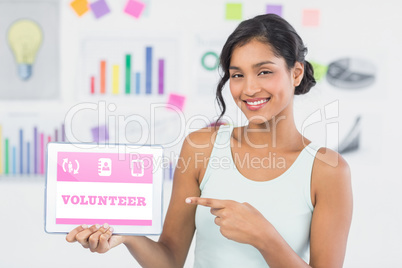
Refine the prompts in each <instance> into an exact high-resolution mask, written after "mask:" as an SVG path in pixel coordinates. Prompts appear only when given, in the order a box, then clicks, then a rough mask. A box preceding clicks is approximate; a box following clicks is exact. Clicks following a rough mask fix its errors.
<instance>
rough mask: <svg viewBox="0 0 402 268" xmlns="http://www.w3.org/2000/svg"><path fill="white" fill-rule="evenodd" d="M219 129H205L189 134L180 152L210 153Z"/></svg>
mask: <svg viewBox="0 0 402 268" xmlns="http://www.w3.org/2000/svg"><path fill="white" fill-rule="evenodd" d="M218 130H219V127H205V128H201V129H198V130H196V131H193V132H191V133H190V134H188V135H187V136H186V138H185V139H184V142H183V148H182V150H183V151H185V152H187V153H190V154H194V153H200V152H201V153H208V152H209V153H211V151H212V148H213V146H214V143H215V139H216V135H217V133H218Z"/></svg>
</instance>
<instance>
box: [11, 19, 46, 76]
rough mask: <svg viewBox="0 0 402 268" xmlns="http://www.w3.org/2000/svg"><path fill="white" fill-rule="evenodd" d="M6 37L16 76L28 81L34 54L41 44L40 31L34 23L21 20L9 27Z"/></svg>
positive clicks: (41, 36) (41, 35)
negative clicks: (15, 67) (14, 64)
mask: <svg viewBox="0 0 402 268" xmlns="http://www.w3.org/2000/svg"><path fill="white" fill-rule="evenodd" d="M7 37H8V44H9V46H10V48H11V50H12V52H13V54H14V58H15V61H16V63H17V68H18V76H19V77H20V78H21V79H22V80H24V81H25V80H28V79H29V78H30V77H31V75H32V65H33V63H34V61H35V58H36V54H37V52H38V50H39V48H40V46H41V44H42V40H43V34H42V30H41V28H40V27H39V25H38V24H37V23H36V22H35V21H33V20H29V19H21V20H18V21H16V22H14V23H13V24H12V25H11V26H10V28H9V30H8V36H7Z"/></svg>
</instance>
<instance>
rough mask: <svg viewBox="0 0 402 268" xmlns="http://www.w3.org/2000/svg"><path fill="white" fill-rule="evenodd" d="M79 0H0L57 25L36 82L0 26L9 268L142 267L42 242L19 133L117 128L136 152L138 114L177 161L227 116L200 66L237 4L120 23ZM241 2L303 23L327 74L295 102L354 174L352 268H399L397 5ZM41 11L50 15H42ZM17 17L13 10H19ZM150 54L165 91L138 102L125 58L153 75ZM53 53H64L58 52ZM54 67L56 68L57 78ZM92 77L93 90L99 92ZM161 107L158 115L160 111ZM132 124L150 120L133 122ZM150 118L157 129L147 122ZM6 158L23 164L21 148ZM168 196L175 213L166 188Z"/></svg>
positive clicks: (37, 192)
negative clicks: (177, 99) (74, 4)
mask: <svg viewBox="0 0 402 268" xmlns="http://www.w3.org/2000/svg"><path fill="white" fill-rule="evenodd" d="M70 2H71V1H68V0H62V1H34V0H31V1H4V0H1V1H0V14H3V15H4V14H8V13H9V14H16V13H15V10H22V11H21V12H23V13H21V14H23V16H24V17H26V16H28V15H29V11H32V12H31V13H32V16H34V15H35V14H36V16H38V17H41V16H46V15H43V14H42V13H40V12H44V11H43V10H45V12H47V14H48V16H49V17H48V18H47V20H50V21H51V22H49V21H48V22H46V20H45V21H43V22H42V24H43V30H44V31H46V33H49V35H46V36H45V37H44V41H43V46H42V47H41V48H40V49H39V52H38V56H37V62H36V63H35V65H34V70H33V72H34V73H33V76H32V78H33V79H35V81H33V80H28V81H25V82H21V81H19V80H18V78H13V77H12V76H13V75H15V73H16V68H17V67H16V65H15V61H14V60H13V57H12V55H11V53H10V51H9V48H8V45H7V41H6V31H7V27H5V22H6V17H2V19H1V18H0V22H1V21H3V22H4V24H3V25H2V24H1V23H0V31H1V35H2V37H1V41H0V57H1V58H0V61H1V63H0V72H3V74H0V79H1V81H0V84H1V85H0V126H1V130H2V131H1V133H2V136H0V140H1V147H0V154H2V156H3V157H2V158H0V160H1V163H2V166H1V169H0V211H1V213H0V215H1V217H0V219H1V220H0V227H1V229H2V230H3V239H2V241H3V243H1V245H0V266H1V267H55V266H57V267H70V266H72V265H73V266H76V267H84V266H85V267H108V266H111V265H112V266H116V265H119V267H139V266H138V265H137V266H136V263H135V261H134V260H132V258H131V257H130V255H129V253H128V252H127V250H126V249H125V248H124V247H118V248H115V249H113V250H112V251H111V252H109V253H107V254H104V255H97V254H91V253H90V252H88V251H86V250H83V249H81V248H80V246H78V245H76V244H74V245H71V244H68V243H66V242H65V241H64V237H63V236H61V235H48V234H45V233H44V231H43V217H44V216H43V198H44V197H43V194H44V192H43V190H44V176H43V175H41V174H39V175H38V174H32V173H35V172H34V167H33V166H31V170H30V174H29V175H28V174H26V173H27V170H26V168H27V167H26V165H24V167H23V172H22V173H23V174H20V165H19V164H18V156H19V155H18V152H19V151H18V148H19V147H18V146H19V137H20V133H21V132H20V130H22V131H23V133H24V136H23V138H24V142H31V146H33V143H34V141H33V140H32V137H33V132H34V128H35V127H36V128H37V131H38V133H39V134H41V133H43V134H44V139H45V142H46V140H47V139H48V138H49V137H50V139H51V140H55V139H56V137H55V136H56V134H55V131H56V130H57V132H58V133H57V139H58V140H61V139H62V134H61V132H62V127H61V126H62V125H64V128H65V130H66V132H68V133H67V134H66V137H65V139H66V140H69V141H85V142H88V141H93V140H94V136H93V133H92V132H91V129H92V128H94V127H97V126H102V125H106V126H107V130H108V134H109V136H110V137H109V140H110V141H111V142H138V141H139V140H141V138H143V137H144V131H145V130H144V129H143V128H140V127H139V126H140V125H141V122H143V121H141V120H140V119H139V118H140V117H141V118H143V119H144V120H145V122H146V126H145V128H147V127H148V129H147V130H149V135H145V139H146V142H151V141H152V140H151V134H150V132H152V131H155V133H156V135H155V140H154V142H155V143H162V144H169V146H167V152H168V153H172V155H173V154H177V153H178V152H179V150H180V146H181V142H182V138H183V133H188V132H190V131H192V129H197V128H200V127H203V126H205V125H206V124H207V123H209V121H213V119H214V118H216V115H217V114H218V108H217V105H216V104H215V103H214V87H215V85H216V81H217V77H218V73H217V70H214V71H208V70H207V69H206V68H204V67H203V66H202V64H201V60H202V57H203V56H204V55H205V53H206V52H215V53H217V54H219V50H220V48H221V46H222V45H223V43H224V41H225V39H226V37H227V36H228V35H229V34H230V32H231V31H232V30H233V29H234V28H235V27H236V25H237V24H238V23H239V22H240V20H237V19H234V20H228V19H226V18H225V12H226V4H227V3H231V1H222V0H215V1H212V0H205V1H184V0H173V1H161V0H147V1H143V2H144V3H145V4H146V10H145V11H144V13H143V14H142V15H141V17H140V18H138V19H137V18H134V17H132V16H129V15H127V14H126V13H125V12H124V7H125V4H126V2H127V1H126V0H107V1H106V2H107V4H108V6H109V8H110V13H108V14H107V15H105V16H103V17H101V18H98V19H96V18H95V16H94V14H93V12H92V11H88V12H87V13H85V14H84V15H82V16H81V17H79V16H78V15H77V14H76V13H75V12H74V11H73V9H72V8H71V6H70ZM91 2H95V1H91ZM17 3H18V5H17ZM233 3H241V4H242V18H243V19H246V18H250V17H253V16H254V15H257V14H261V13H265V12H266V6H267V5H281V6H282V8H283V9H282V16H283V17H284V18H285V19H287V20H288V21H289V22H290V23H291V24H292V25H293V26H294V27H295V29H296V30H297V31H298V33H299V34H300V35H301V37H302V38H303V39H304V41H305V43H306V45H307V47H308V49H309V52H308V55H307V59H308V60H309V61H311V62H314V63H315V66H318V67H317V70H318V68H320V70H322V76H321V78H320V80H319V81H318V83H317V85H316V87H314V88H313V89H312V90H311V92H310V93H309V94H307V95H305V96H297V97H296V98H295V117H296V118H295V119H296V124H297V127H298V128H299V130H300V131H302V132H303V133H304V134H305V135H306V136H307V137H308V138H310V139H312V140H313V141H316V142H318V143H322V144H324V145H326V146H328V147H331V148H334V149H338V150H340V149H341V150H343V151H344V153H343V156H344V158H345V159H346V160H347V161H348V163H349V165H350V167H351V170H352V181H353V191H354V217H353V222H352V227H351V231H350V238H349V244H348V249H347V254H346V259H345V267H399V266H401V265H402V259H401V256H400V254H399V253H400V252H401V249H402V248H401V246H400V243H399V239H400V237H402V232H401V231H400V225H401V223H402V215H401V212H400V209H399V204H400V203H401V201H402V198H401V197H400V196H401V195H400V194H399V193H400V190H401V187H402V182H401V175H400V172H399V170H398V167H399V154H398V152H399V151H400V150H401V149H402V145H401V142H400V139H399V137H400V136H401V134H402V128H401V126H400V124H399V121H400V120H399V119H400V118H399V116H400V115H401V114H402V106H401V105H400V103H399V101H400V99H401V98H400V97H401V95H402V93H401V86H400V83H399V78H400V75H399V65H400V62H401V60H402V56H401V53H399V50H400V47H402V36H401V35H400V34H398V33H399V30H400V29H399V27H398V26H399V25H402V24H401V23H402V19H401V18H400V15H399V14H400V12H399V10H398V7H399V5H398V3H397V1H381V2H378V1H353V2H351V1H346V0H340V1H332V2H330V1H315V0H307V1H290V0H289V1H285V0H283V1H261V0H253V1H233ZM38 5H39V6H41V8H38V9H39V10H41V11H35V10H34V9H31V7H38ZM28 7H29V8H28ZM10 8H12V9H13V12H8V10H9V9H10ZM306 10H314V11H318V14H319V19H318V21H314V14H317V13H314V12H313V14H310V16H309V18H310V19H311V20H312V21H308V20H306V18H304V15H305V13H304V12H306ZM24 12H25V13H24ZM10 16H11V15H10ZM9 20H13V18H9ZM49 24H50V25H49ZM48 28H49V30H47V29H48ZM49 31H50V32H49ZM49 42H50V43H49ZM46 46H49V47H46ZM147 46H151V47H153V49H154V56H155V60H156V59H157V58H158V57H160V58H163V59H165V88H164V93H163V94H158V93H157V92H155V91H157V86H156V84H157V83H158V81H157V80H153V83H154V87H153V88H152V92H153V93H152V94H151V95H146V94H145V93H144V92H145V91H144V90H145V89H144V88H145V83H144V80H142V83H144V84H141V92H140V94H136V93H134V92H135V86H134V85H132V88H131V92H130V94H129V95H128V94H125V93H124V90H125V88H124V86H123V85H124V83H125V77H124V72H123V69H124V63H125V62H124V56H125V54H126V53H127V51H129V52H130V53H132V59H133V65H132V68H133V70H139V71H140V72H141V75H143V76H144V75H145V74H144V73H143V70H144V68H145V67H144V57H145V56H144V55H145V47H147ZM49 51H52V53H56V54H55V55H56V56H52V55H53V54H51V55H50V56H49V53H50V52H49ZM55 51H56V52H55ZM102 53H104V55H103V54H102ZM102 59H105V60H106V62H107V64H108V65H107V66H108V68H110V69H108V72H109V73H108V74H109V76H108V78H107V79H108V80H107V81H108V83H107V86H106V90H107V93H106V94H104V95H102V94H99V91H100V78H99V76H100V74H99V69H100V61H101V60H102ZM136 59H138V61H137V62H138V63H137V62H135V61H136ZM213 59H214V58H213V56H211V55H210V56H208V58H205V59H204V60H205V61H204V63H205V64H206V65H207V66H209V67H211V68H212V67H213V66H214V61H213ZM112 65H119V66H120V78H119V83H120V87H119V93H117V94H113V93H112V91H113V84H112V75H111V72H112ZM46 66H52V68H51V70H49V69H46ZM154 68H156V61H155V63H154ZM342 68H344V70H343V71H347V72H349V74H350V73H351V72H354V73H355V74H356V76H352V77H350V79H349V80H347V79H346V78H345V77H343V78H342V77H339V76H337V71H338V72H339V71H342V70H340V69H342ZM10 70H13V71H10ZM55 70H56V72H54V71H55ZM14 71H15V72H14ZM154 71H155V72H157V71H158V70H157V69H154ZM347 72H346V74H347ZM338 74H339V73H338ZM346 74H345V75H346ZM362 74H364V75H363V76H359V75H362ZM92 75H93V76H94V78H95V86H94V88H95V93H94V94H92V93H91V85H90V77H91V76H92ZM133 75H134V74H133ZM142 78H143V79H145V77H142ZM155 79H156V78H155ZM132 81H133V82H132V83H134V78H133V80H132ZM31 82H32V83H31ZM54 83H56V86H51V87H49V88H48V89H46V90H44V89H43V90H41V87H42V86H43V87H44V88H45V87H46V88H47V86H48V85H49V84H50V85H54ZM12 89H13V90H12ZM32 92H36V93H32ZM115 93H116V92H115ZM170 93H174V94H177V95H180V96H183V97H185V103H184V106H183V116H184V117H185V120H184V119H183V118H181V117H180V116H179V114H178V113H177V112H175V111H171V110H166V109H165V107H164V106H163V105H166V104H167V103H168V102H169V94H170ZM224 94H225V98H226V100H227V102H228V104H229V107H228V113H227V114H228V118H229V119H232V120H233V122H232V123H233V124H234V125H240V124H242V123H244V122H245V121H244V118H243V117H242V116H241V115H239V112H238V110H237V108H236V106H235V104H234V103H233V101H231V99H230V93H229V92H228V89H227V88H226V89H225V92H224ZM151 104H154V105H155V104H158V105H161V107H159V108H157V109H151V108H150V107H151ZM110 105H112V106H110ZM113 107H114V108H115V109H111V108H113ZM132 115H136V116H139V117H136V119H135V120H131V121H130V116H132ZM331 115H333V116H331ZM119 116H120V117H121V118H122V121H119ZM205 118H206V119H205ZM317 118H318V119H317ZM113 120H114V121H113ZM153 121H155V124H153V125H150V123H151V122H153ZM207 121H208V122H207ZM143 126H144V125H143ZM181 131H183V132H181ZM145 132H146V131H145ZM162 133H163V135H162ZM6 138H7V139H8V140H9V146H10V148H9V149H10V150H12V148H13V147H15V148H16V162H17V163H16V166H15V174H13V173H14V172H13V166H12V165H11V164H10V168H9V174H5V166H4V161H5V159H4V158H5V157H4V150H5V148H4V141H5V139H6ZM24 144H25V143H24ZM24 148H25V147H24ZM31 150H32V147H31ZM32 153H33V152H32V151H31V154H32ZM32 158H34V157H33V155H32V157H31V159H32ZM9 161H10V162H12V157H11V152H10V159H9ZM37 173H40V167H38V170H37ZM165 186H166V187H165V203H166V204H167V203H168V200H169V195H170V187H171V181H170V180H169V179H167V180H166V181H165ZM192 260H193V253H192V251H191V250H190V253H189V258H188V262H187V264H186V267H191V263H192Z"/></svg>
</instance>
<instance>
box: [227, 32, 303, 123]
mask: <svg viewBox="0 0 402 268" xmlns="http://www.w3.org/2000/svg"><path fill="white" fill-rule="evenodd" d="M303 70H304V69H303V65H302V64H301V63H299V62H296V64H295V66H294V67H293V68H292V69H291V70H288V68H287V66H286V62H285V60H284V59H283V58H281V57H277V56H275V54H274V53H273V51H272V49H271V46H269V45H267V44H265V43H262V42H260V41H257V40H255V39H253V40H251V41H250V42H248V43H247V44H245V45H243V46H241V47H237V48H235V49H234V50H233V53H232V58H231V61H230V66H229V72H230V79H229V82H230V91H231V93H232V96H233V99H234V100H235V102H236V103H237V105H238V106H239V108H240V109H241V110H242V112H243V113H244V114H245V116H246V117H247V119H248V120H249V123H250V124H263V123H265V122H267V121H269V120H271V119H272V118H273V117H277V116H279V115H285V116H287V115H291V114H292V113H293V111H292V105H289V103H291V102H292V100H293V95H294V88H295V87H296V86H298V85H299V84H300V82H301V79H302V78H303Z"/></svg>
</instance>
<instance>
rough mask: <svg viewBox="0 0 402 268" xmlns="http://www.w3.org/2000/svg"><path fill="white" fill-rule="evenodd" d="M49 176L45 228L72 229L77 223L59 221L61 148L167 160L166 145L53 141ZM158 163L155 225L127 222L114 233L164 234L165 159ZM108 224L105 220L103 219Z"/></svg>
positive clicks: (49, 148) (52, 230)
mask: <svg viewBox="0 0 402 268" xmlns="http://www.w3.org/2000/svg"><path fill="white" fill-rule="evenodd" d="M46 151H47V153H46V178H45V215H44V216H45V232H46V233H49V234H54V233H63V234H66V233H69V232H70V231H71V230H73V229H74V228H76V227H77V225H74V224H56V197H57V191H56V187H57V153H58V152H94V153H121V152H124V153H125V154H130V153H136V154H138V153H140V154H152V155H153V158H155V157H159V159H161V161H163V147H162V146H161V145H137V144H97V143H66V142H49V143H48V144H47V148H46ZM159 163H160V164H159V165H154V166H153V168H154V170H153V183H152V186H153V187H152V188H153V192H152V196H153V198H152V199H153V200H152V204H153V207H152V209H153V210H152V225H151V226H127V225H114V226H113V228H114V232H113V233H114V234H121V235H160V234H161V232H162V225H163V177H164V172H163V167H162V162H159ZM99 224H104V222H99Z"/></svg>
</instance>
